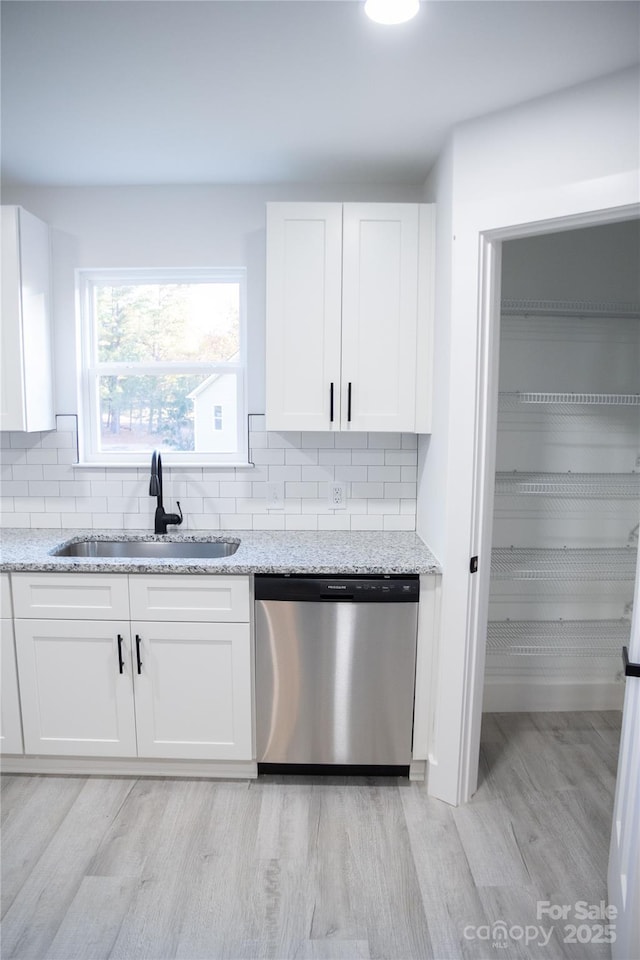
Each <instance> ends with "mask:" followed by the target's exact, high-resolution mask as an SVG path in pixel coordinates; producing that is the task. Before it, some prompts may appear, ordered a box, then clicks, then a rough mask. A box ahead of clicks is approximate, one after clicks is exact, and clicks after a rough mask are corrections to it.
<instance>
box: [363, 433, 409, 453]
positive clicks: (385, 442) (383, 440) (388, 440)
mask: <svg viewBox="0 0 640 960" xmlns="http://www.w3.org/2000/svg"><path fill="white" fill-rule="evenodd" d="M401 446H402V434H401V433H370V434H369V449H370V450H380V449H382V450H399V449H400V447H401Z"/></svg>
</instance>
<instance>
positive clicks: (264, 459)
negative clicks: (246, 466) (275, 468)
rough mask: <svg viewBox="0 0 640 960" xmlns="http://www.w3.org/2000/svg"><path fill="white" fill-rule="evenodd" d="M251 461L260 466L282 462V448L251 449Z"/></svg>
mask: <svg viewBox="0 0 640 960" xmlns="http://www.w3.org/2000/svg"><path fill="white" fill-rule="evenodd" d="M251 459H252V461H253V462H254V463H255V464H257V465H258V466H261V465H262V464H267V465H269V466H270V465H271V464H278V463H279V464H284V450H283V449H267V450H253V451H252V457H251Z"/></svg>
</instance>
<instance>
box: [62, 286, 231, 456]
mask: <svg viewBox="0 0 640 960" xmlns="http://www.w3.org/2000/svg"><path fill="white" fill-rule="evenodd" d="M78 291H79V317H80V340H81V376H80V380H81V403H80V411H81V414H80V434H81V443H82V450H81V459H82V460H83V461H84V462H88V463H119V464H126V463H131V464H142V463H146V461H147V458H148V456H149V455H150V454H151V451H152V450H155V449H158V450H162V451H170V452H171V453H172V458H171V462H172V463H176V464H177V463H181V462H182V463H195V462H202V463H208V462H210V463H240V462H243V461H245V462H246V456H247V454H246V449H247V447H246V415H245V392H244V389H245V376H244V374H245V344H244V329H245V324H244V302H245V272H244V270H242V269H235V270H171V271H169V270H154V271H148V270H119V271H116V270H92V271H85V270H82V271H78ZM212 407H213V411H214V414H213V417H212V416H211V409H212ZM223 407H224V421H223V417H222V410H223Z"/></svg>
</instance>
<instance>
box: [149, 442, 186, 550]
mask: <svg viewBox="0 0 640 960" xmlns="http://www.w3.org/2000/svg"><path fill="white" fill-rule="evenodd" d="M149 496H150V497H157V498H158V506H157V507H156V518H155V533H166V532H167V525H168V524H170V523H172V524H176V525H178V524H180V523H182V520H183V517H182V508H181V506H180V501H179V500H176V503H177V504H178V510H179V511H180V516H178V514H177V513H165V509H164V504H163V502H162V457H161V456H160V453H159V451H158V450H154V451H153V456H152V457H151V479H150V481H149Z"/></svg>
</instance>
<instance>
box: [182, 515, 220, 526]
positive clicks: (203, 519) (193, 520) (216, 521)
mask: <svg viewBox="0 0 640 960" xmlns="http://www.w3.org/2000/svg"><path fill="white" fill-rule="evenodd" d="M185 522H186V521H185ZM188 523H189V526H188V528H187V529H189V530H219V529H220V517H218V516H217V515H216V514H215V513H202V514H200V515H198V514H196V515H195V516H193V517H189V518H188Z"/></svg>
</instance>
